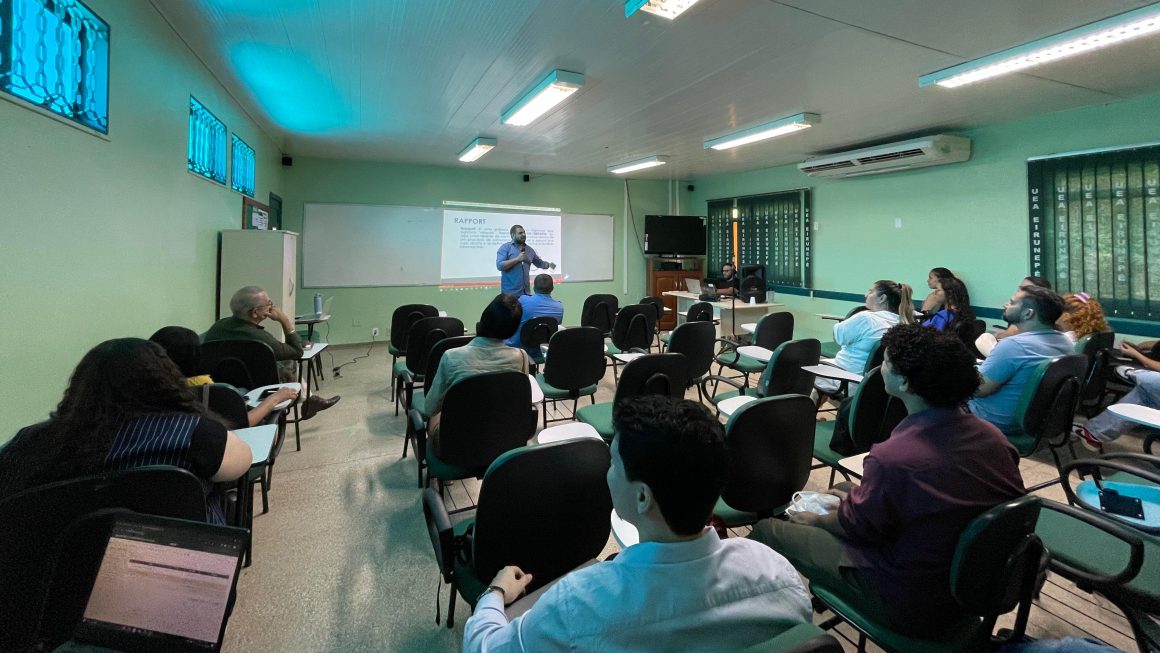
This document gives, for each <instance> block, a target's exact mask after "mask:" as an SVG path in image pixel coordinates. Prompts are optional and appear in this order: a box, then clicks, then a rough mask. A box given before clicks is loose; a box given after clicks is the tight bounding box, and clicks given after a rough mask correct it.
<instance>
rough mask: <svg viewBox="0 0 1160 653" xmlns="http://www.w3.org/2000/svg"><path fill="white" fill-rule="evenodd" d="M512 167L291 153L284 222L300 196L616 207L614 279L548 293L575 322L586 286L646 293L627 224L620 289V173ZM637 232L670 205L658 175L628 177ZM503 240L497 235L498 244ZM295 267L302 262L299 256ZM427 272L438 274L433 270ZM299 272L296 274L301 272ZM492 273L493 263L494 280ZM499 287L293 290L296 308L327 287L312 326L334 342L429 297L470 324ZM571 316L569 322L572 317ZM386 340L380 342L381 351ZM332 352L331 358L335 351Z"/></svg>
mask: <svg viewBox="0 0 1160 653" xmlns="http://www.w3.org/2000/svg"><path fill="white" fill-rule="evenodd" d="M521 177H522V175H521V174H520V173H517V172H510V171H497V170H478V169H469V168H453V167H434V166H415V165H402V164H392V163H372V162H357V161H336V160H326V159H310V158H305V157H295V158H294V166H293V167H292V168H287V169H286V173H285V189H286V193H285V195H284V196H283V198H284V200H285V205H284V209H283V216H284V218H283V226H284V227H285V228H286V229H289V230H291V231H301V227H302V206H303V204H304V203H306V202H335V203H350V204H388V205H398V206H434V207H438V206H441V205H442V203H443V201H444V200H458V201H469V202H486V203H495V204H518V205H525V206H557V207H560V208H562V209H563V210H564V212H565V213H597V214H610V215H612V216H614V222H615V227H614V239H613V240H614V244H615V252H614V256H615V259H614V260H615V279H616V280H615V281H612V282H564V283H561V284H559V285H558V286H557V287H556V291H555V293H553V294H554V296H555V297H556V298H557V299H559V300H560V301H562V302H564V310H565V320H566V321H568V322H573V321H575V322H578V321H579V319H580V308H581V306H582V304H583V302H584V298H585V297H587V296H588V295H590V294H593V293H612V294H615V295H617V296H618V297H620V302H621V304H622V305H623V304H624V303H625V302H626V301H629V302H633V303H635V302H636V301H637V300H639V299H640V298H641V297H643V296H644V294H645V293H644V259H643V256H642V254H641V252H640V244H639V238H633V237H632V236H631V233H632V231H631V230H632V225H631V224H630V238H629V242H628V251H629V259H628V260H629V263H628V274H627V279H628V292H627V293H625V292H624V280H625V272H624V259H623V249H622V247H623V244H624V236H623V233H624V232H623V227H624V221H625V218H624V202H625V198H624V181H623V180H621V179H607V178H599V177H568V176H556V175H538V176H534V177H533V178H532V181H531V182H524V181H523V180H522V178H521ZM628 183H629V191H630V196H631V202H632V210H631V213H632V215H633V216H634V220H635V228H636V229H637V231H638V233H639V230H640V229H643V227H644V216H645V214H647V213H665V212H667V211H668V202H669V199H668V198H669V191H668V185H667V184H666V183H665V182H649V181H629V182H628ZM500 244H501V243H496V247H497V248H498V247H499V246H500ZM431 260H432V264H433V265H432V269H433V270H437V268H438V266H437V263H438V261H439V243H437V242H434V243H431ZM300 267H301V266H300ZM434 274H438V273H437V272H435V273H434ZM299 276H301V274H300V275H299ZM498 279H499V273H498V272H497V273H496V280H497V281H498ZM498 291H499V289H498V287H496V288H473V289H462V290H440V289H439V288H438V287H437V286H407V287H390V288H304V289H303V292H302V293H300V294H299V299H298V306H297V308H298V312H299V313H305V312H309V311H311V310H313V308H312V302H313V299H312V298H313V296H314V293H315V292H321V293H322V294H323V295H324V296H327V297H329V296H331V295H333V296H334V298H335V299H334V304H333V306H332V308H331V313H332V315H333V316H334V317H333V319H332V320H331V321H330V324H329V332H327V329H326V327H325V326H323V327H322V328H321V329H320V333H321V334H322V337H323V339H326V340H328V341H329V342H333V343H352V342H368V341H369V340H370V335H371V328H372V327H376V326H377V327H379V329H380V334H381V335H380V338H379V340H385V339H386V338H387V337H388V336H389V334H390V324H391V312H392V311H393V310H394V309H395V307H396V306H399V305H401V304H409V303H430V304H434V305H436V306H438V307H439V308H440V309H442V310H445V311H447V313H448V314H449V315H451V316H453V317H457V318H459V319H461V320H463V322H464V324H465V325H467V327H468V329H469V330H470V329H472V328H473V327H474V325H475V322H476V321H477V320H478V319H479V314H480V312H481V311H482V310H483V307H484V306H485V305H486V304H487V302H489V301H490V300H491V298H492V297H494V296H495V294H496V293H497V292H498ZM575 322H573V323H575ZM385 351H386V347H383V352H385ZM336 362H338V361H336Z"/></svg>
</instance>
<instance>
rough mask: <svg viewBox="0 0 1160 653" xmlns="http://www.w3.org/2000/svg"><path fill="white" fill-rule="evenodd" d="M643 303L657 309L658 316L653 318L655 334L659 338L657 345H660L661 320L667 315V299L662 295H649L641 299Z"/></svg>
mask: <svg viewBox="0 0 1160 653" xmlns="http://www.w3.org/2000/svg"><path fill="white" fill-rule="evenodd" d="M640 303H641V304H646V305H648V306H652V307H653V308H654V309H656V316H655V317H654V318H653V335H654V336H655V337H656V338H657V346H658V347H659V346H660V337H661V327H660V324H661V320H662V319H663V318H664V317H665V300H663V299H661V298H660V297H655V296H651V295H650V296H648V297H643V298H641V300H640Z"/></svg>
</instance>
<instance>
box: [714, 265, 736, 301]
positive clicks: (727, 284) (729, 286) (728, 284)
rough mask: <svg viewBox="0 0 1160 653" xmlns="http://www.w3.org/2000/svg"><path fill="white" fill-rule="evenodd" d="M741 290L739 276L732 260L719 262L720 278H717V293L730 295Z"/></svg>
mask: <svg viewBox="0 0 1160 653" xmlns="http://www.w3.org/2000/svg"><path fill="white" fill-rule="evenodd" d="M740 290H741V277H739V276H737V268H735V267H734V266H733V261H725V262H724V263H722V264H721V278H720V279H718V280H717V294H718V295H732V294H733V293H735V292H738V291H740Z"/></svg>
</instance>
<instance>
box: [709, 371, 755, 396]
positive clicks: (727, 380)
mask: <svg viewBox="0 0 1160 653" xmlns="http://www.w3.org/2000/svg"><path fill="white" fill-rule="evenodd" d="M710 381H712V382H713V383H714V384H716V383H717V382H721V383H724V384H726V385H731V386H733V387H734V388H737V390H738V391H740V392H741V394H745V386H743V385H741V383H739V382H737V381H736V380H735V379H731V378H728V377H724V376H717V375H716V374H710V375H709V376H706V377H705V378H703V379H701V390H702V391H703V392H704V393H705V396H706V397H712V396H713V393H711V392H709V382H710Z"/></svg>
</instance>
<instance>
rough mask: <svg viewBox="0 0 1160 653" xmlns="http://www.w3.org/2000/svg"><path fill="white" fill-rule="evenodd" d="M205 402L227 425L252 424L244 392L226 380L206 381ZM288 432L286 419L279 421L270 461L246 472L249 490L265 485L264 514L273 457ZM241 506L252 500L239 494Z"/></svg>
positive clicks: (267, 507)
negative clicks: (239, 391) (222, 381)
mask: <svg viewBox="0 0 1160 653" xmlns="http://www.w3.org/2000/svg"><path fill="white" fill-rule="evenodd" d="M200 391H201V397H202V403H203V404H205V407H206V408H208V409H209V410H210V411H212V412H213V413H214V414H216V415H217V416H218V417H221V418H222V419H224V420H225V426H226V428H228V429H244V428H247V427H249V425H250V421H249V415H248V413H249V407H248V406H247V405H246V400H245V399H244V398H243V397H242V395H240V394H238V391H237V389H236V388H234V387H233V386H231V385H228V384H225V383H212V384H209V385H203V386H201V388H200ZM284 436H285V422H284V421H283V422H282V424H280V425H279V430H278V436H277V437H276V439H275V440H274V448H273V454H272V455H271V456H270V463H269V464H268V465H265V466H263V467H261V468H259V469H252V468H251V469H250V471H249V472H247V473H246V490H247V491H248V492H253V491H254V485H255V484H260V487H261V488H262V514H263V515H264V514H266V513H267V512H269V511H270V497H269V494H270V475H271V474H272V472H273V467H274V461H275V460H276V457H277V455H278V452H279V451H281V448H282V442H281V440H282V439H283V437H284ZM237 500H238V502H239V507H240V506H241V502H242V501H243V500H244V501H246V502H247V503H252V501H250V500H249V498H248V497H243V496H238V498H237Z"/></svg>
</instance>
